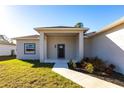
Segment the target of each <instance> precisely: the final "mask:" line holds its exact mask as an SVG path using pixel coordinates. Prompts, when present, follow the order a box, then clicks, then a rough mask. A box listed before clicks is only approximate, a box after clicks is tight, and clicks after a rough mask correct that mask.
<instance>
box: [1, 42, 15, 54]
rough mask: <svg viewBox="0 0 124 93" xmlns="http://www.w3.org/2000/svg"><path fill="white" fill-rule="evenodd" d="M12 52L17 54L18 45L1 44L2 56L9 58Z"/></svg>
mask: <svg viewBox="0 0 124 93" xmlns="http://www.w3.org/2000/svg"><path fill="white" fill-rule="evenodd" d="M12 50H14V51H15V53H16V45H4V44H0V56H9V55H11V51H12Z"/></svg>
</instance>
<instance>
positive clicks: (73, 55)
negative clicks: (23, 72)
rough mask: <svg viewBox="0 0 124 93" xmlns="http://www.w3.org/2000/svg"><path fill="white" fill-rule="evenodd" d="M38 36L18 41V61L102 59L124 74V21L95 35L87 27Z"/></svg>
mask: <svg viewBox="0 0 124 93" xmlns="http://www.w3.org/2000/svg"><path fill="white" fill-rule="evenodd" d="M34 30H35V31H37V32H38V33H39V35H31V36H24V37H17V38H16V40H17V58H18V59H39V60H40V61H41V62H45V61H46V60H47V59H50V60H56V59H65V60H69V59H75V60H81V59H82V58H84V57H96V56H97V57H99V58H101V59H103V60H104V61H106V63H108V64H110V63H112V64H114V65H116V70H117V71H119V72H122V73H124V17H123V18H121V19H119V20H117V21H115V22H113V23H112V24H110V25H108V26H106V27H104V28H103V29H101V30H100V31H97V32H96V33H86V31H88V30H89V28H86V27H82V28H79V27H67V26H55V27H37V28H34Z"/></svg>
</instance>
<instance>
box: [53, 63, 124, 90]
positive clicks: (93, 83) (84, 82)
mask: <svg viewBox="0 0 124 93" xmlns="http://www.w3.org/2000/svg"><path fill="white" fill-rule="evenodd" d="M57 65H58V64H55V66H54V68H53V69H52V70H53V71H54V72H56V73H58V74H60V75H62V76H64V77H65V78H68V79H70V80H72V81H73V82H75V83H77V84H79V85H80V86H82V87H85V88H123V87H121V86H119V85H116V84H113V83H110V82H107V81H104V80H101V79H98V78H95V77H92V76H90V75H87V74H84V73H80V72H77V71H74V70H70V69H68V68H67V63H66V65H65V64H64V65H63V66H65V67H60V65H59V66H58V67H57Z"/></svg>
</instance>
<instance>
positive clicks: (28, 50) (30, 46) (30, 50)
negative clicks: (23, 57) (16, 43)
mask: <svg viewBox="0 0 124 93" xmlns="http://www.w3.org/2000/svg"><path fill="white" fill-rule="evenodd" d="M24 54H35V43H25V44H24Z"/></svg>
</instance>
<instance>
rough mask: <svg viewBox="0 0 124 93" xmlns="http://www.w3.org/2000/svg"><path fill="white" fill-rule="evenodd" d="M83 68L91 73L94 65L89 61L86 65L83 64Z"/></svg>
mask: <svg viewBox="0 0 124 93" xmlns="http://www.w3.org/2000/svg"><path fill="white" fill-rule="evenodd" d="M85 70H86V71H87V72H89V73H93V71H94V67H93V65H92V64H91V63H87V64H86V66H85Z"/></svg>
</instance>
